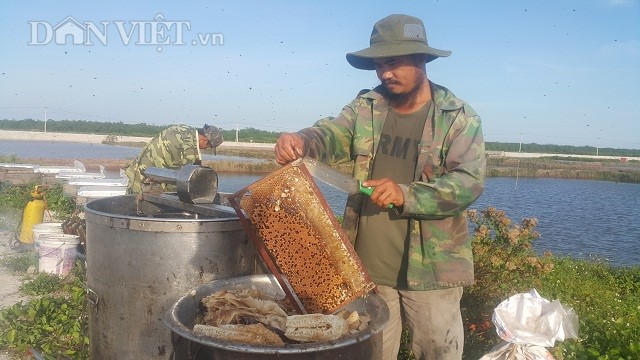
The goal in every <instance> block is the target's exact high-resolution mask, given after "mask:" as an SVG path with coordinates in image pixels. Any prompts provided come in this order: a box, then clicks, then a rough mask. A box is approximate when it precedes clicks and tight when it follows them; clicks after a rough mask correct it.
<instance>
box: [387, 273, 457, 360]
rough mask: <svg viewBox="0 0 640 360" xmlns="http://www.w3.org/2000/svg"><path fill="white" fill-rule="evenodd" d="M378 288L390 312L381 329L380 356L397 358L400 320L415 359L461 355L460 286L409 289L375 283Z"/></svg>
mask: <svg viewBox="0 0 640 360" xmlns="http://www.w3.org/2000/svg"><path fill="white" fill-rule="evenodd" d="M378 291H379V294H380V296H381V297H382V298H383V299H384V301H385V302H386V303H387V306H388V307H389V313H390V316H389V322H388V323H387V325H386V326H385V328H384V329H383V330H382V352H383V357H382V359H383V360H391V359H393V360H395V359H397V357H398V351H399V350H400V340H401V337H402V325H403V323H404V324H405V325H406V326H407V328H408V329H409V334H410V336H411V341H410V349H411V350H412V351H413V355H414V356H415V358H416V359H418V360H427V359H429V360H431V359H437V360H460V359H462V349H463V346H464V328H463V325H462V314H461V313H460V298H462V287H455V288H450V289H441V290H429V291H409V290H396V289H394V288H392V287H389V286H381V285H378Z"/></svg>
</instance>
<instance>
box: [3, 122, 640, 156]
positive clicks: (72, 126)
mask: <svg viewBox="0 0 640 360" xmlns="http://www.w3.org/2000/svg"><path fill="white" fill-rule="evenodd" d="M167 126H168V125H149V124H145V123H139V124H125V123H123V122H99V121H86V120H49V121H47V131H51V132H61V133H80V134H102V135H116V136H143V137H152V136H155V135H156V134H158V133H159V132H160V131H162V130H163V129H164V128H166V127H167ZM0 129H3V130H21V131H44V121H43V120H34V119H23V120H7V119H2V120H0ZM220 130H222V134H223V136H224V138H225V140H226V141H235V140H236V130H233V129H231V130H225V129H220ZM280 134H281V133H280V132H274V131H265V130H259V129H255V128H243V129H239V130H238V132H237V136H238V141H240V142H256V143H275V142H276V140H277V139H278V136H280ZM521 147H522V149H521ZM486 148H487V150H488V151H507V152H518V151H522V152H531V153H543V154H571V155H595V154H596V150H597V153H598V155H602V156H633V157H638V156H640V150H637V149H613V148H598V149H596V148H595V147H593V146H572V145H552V144H542V145H541V144H535V143H529V144H520V143H501V142H487V143H486Z"/></svg>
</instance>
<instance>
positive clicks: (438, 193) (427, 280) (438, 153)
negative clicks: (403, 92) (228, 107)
mask: <svg viewBox="0 0 640 360" xmlns="http://www.w3.org/2000/svg"><path fill="white" fill-rule="evenodd" d="M430 85H431V91H432V95H433V101H434V104H435V114H434V119H433V123H432V124H429V123H428V124H426V125H425V127H424V130H423V133H422V140H421V143H420V145H419V156H418V160H417V164H416V171H415V174H416V177H415V179H414V182H413V183H411V184H400V187H401V189H402V192H403V195H404V206H402V207H401V208H400V209H397V210H396V211H397V212H398V215H399V216H401V217H406V218H408V219H409V228H410V231H411V235H410V240H409V246H408V250H407V252H408V253H407V254H406V256H407V257H408V269H407V282H406V283H407V284H408V289H409V290H429V289H438V288H447V287H454V286H461V285H469V284H472V283H473V255H472V252H471V239H470V237H469V233H468V224H467V219H466V217H465V215H464V210H465V209H466V208H467V207H468V206H469V205H471V204H472V203H473V202H474V201H475V200H476V199H477V198H478V197H479V196H480V194H481V193H482V191H483V189H484V179H485V165H486V158H485V150H484V140H483V136H482V129H481V124H480V117H479V116H478V115H477V114H476V113H475V111H474V110H473V109H472V108H471V107H470V106H469V105H467V104H466V103H464V102H463V101H462V100H460V99H458V98H457V97H456V96H455V95H453V93H451V92H450V91H449V90H448V89H446V88H444V87H442V86H439V85H436V84H434V83H430ZM388 111H389V105H388V103H387V102H386V100H385V99H384V98H383V97H382V95H381V94H380V92H379V91H377V89H374V90H372V91H368V92H365V93H363V94H361V95H359V96H358V97H356V99H355V100H353V101H352V102H351V103H350V104H348V105H347V106H345V107H344V108H343V109H342V111H341V113H340V115H339V116H338V117H336V118H333V119H332V118H325V119H321V120H319V121H318V122H316V123H315V124H314V125H313V126H312V127H310V128H306V129H303V130H300V131H299V132H298V133H299V134H300V135H301V136H302V138H303V140H304V142H305V155H306V156H311V157H314V158H317V159H319V160H321V161H323V162H325V163H327V164H330V165H335V164H340V163H345V162H349V161H354V170H353V176H354V177H355V178H356V179H359V180H366V179H369V177H370V174H371V167H372V164H373V159H374V156H375V154H376V150H377V146H378V144H379V143H380V134H381V131H382V129H383V126H384V121H385V119H386V118H387V113H388ZM362 196H363V195H362V194H355V195H351V196H349V198H348V199H347V207H346V209H345V217H344V225H343V226H344V228H345V230H346V231H347V234H348V235H349V237H350V239H351V240H352V241H355V234H356V232H357V229H358V219H359V212H360V209H361V207H362V200H363V197H362Z"/></svg>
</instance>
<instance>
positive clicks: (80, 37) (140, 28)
mask: <svg viewBox="0 0 640 360" xmlns="http://www.w3.org/2000/svg"><path fill="white" fill-rule="evenodd" d="M27 23H28V24H29V26H30V31H31V32H30V39H29V42H28V45H48V44H51V43H53V44H56V45H84V46H92V45H94V44H97V43H100V44H102V45H105V46H106V45H108V44H109V43H112V42H113V41H114V40H113V39H114V38H116V39H117V40H116V41H117V42H120V43H122V44H123V45H130V44H133V45H155V46H157V48H156V50H157V51H162V47H163V46H168V45H188V44H191V45H192V46H202V45H204V46H206V45H210V46H221V45H224V35H223V34H221V33H198V34H196V35H197V36H196V37H195V38H194V39H192V40H191V41H188V40H186V39H185V33H188V32H189V31H190V30H191V22H190V21H174V20H166V19H165V17H164V15H162V14H157V15H156V16H155V17H154V18H153V20H130V21H122V20H118V21H98V22H94V21H78V20H76V19H75V18H74V17H72V16H67V17H66V18H64V19H62V20H61V21H59V22H58V23H57V24H55V25H52V24H51V23H50V22H47V21H28V22H27Z"/></svg>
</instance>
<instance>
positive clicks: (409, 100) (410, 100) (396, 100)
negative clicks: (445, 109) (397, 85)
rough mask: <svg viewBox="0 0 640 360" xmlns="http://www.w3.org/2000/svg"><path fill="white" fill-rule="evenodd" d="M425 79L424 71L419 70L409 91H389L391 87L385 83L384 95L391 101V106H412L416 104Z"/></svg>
mask: <svg viewBox="0 0 640 360" xmlns="http://www.w3.org/2000/svg"><path fill="white" fill-rule="evenodd" d="M425 81H426V77H425V76H424V73H423V72H420V71H419V72H417V76H416V79H415V82H414V83H413V86H412V87H411V90H409V92H406V93H402V94H395V93H392V92H391V91H389V89H387V87H386V86H384V84H383V86H382V88H383V89H384V92H383V94H382V95H383V96H384V97H385V98H386V99H387V101H389V104H390V105H391V107H394V108H398V107H405V106H411V105H413V104H415V102H416V99H417V98H418V95H419V94H420V89H421V88H422V84H424V82H425Z"/></svg>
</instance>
